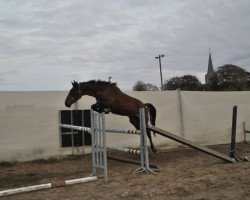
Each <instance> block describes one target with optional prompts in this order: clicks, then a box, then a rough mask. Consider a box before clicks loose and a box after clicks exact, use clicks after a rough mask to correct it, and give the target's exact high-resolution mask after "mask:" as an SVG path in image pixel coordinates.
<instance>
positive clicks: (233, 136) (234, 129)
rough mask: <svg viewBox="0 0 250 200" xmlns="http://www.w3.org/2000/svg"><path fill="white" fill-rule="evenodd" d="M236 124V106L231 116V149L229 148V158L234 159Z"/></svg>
mask: <svg viewBox="0 0 250 200" xmlns="http://www.w3.org/2000/svg"><path fill="white" fill-rule="evenodd" d="M236 123H237V106H234V107H233V116H232V134H231V148H230V157H231V158H235V137H236Z"/></svg>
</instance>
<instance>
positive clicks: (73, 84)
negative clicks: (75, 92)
mask: <svg viewBox="0 0 250 200" xmlns="http://www.w3.org/2000/svg"><path fill="white" fill-rule="evenodd" d="M71 83H72V86H73V87H79V83H77V82H76V81H73V82H71Z"/></svg>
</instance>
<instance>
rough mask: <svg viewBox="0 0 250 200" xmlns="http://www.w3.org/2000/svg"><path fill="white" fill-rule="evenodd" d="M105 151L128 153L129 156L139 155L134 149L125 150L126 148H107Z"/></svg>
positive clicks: (139, 152)
mask: <svg viewBox="0 0 250 200" xmlns="http://www.w3.org/2000/svg"><path fill="white" fill-rule="evenodd" d="M107 149H109V150H113V151H121V152H124V153H129V154H135V155H141V151H140V150H136V149H127V148H120V147H107Z"/></svg>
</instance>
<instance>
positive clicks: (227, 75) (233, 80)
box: [208, 64, 250, 91]
mask: <svg viewBox="0 0 250 200" xmlns="http://www.w3.org/2000/svg"><path fill="white" fill-rule="evenodd" d="M249 78H250V73H249V72H247V71H246V70H245V69H243V68H241V67H238V66H236V65H231V64H227V65H223V66H221V67H219V68H218V69H217V70H216V71H215V72H214V74H212V75H211V77H210V78H209V84H208V85H209V86H210V88H211V89H212V90H222V91H223V90H249Z"/></svg>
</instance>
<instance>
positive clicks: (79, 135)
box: [60, 110, 91, 147]
mask: <svg viewBox="0 0 250 200" xmlns="http://www.w3.org/2000/svg"><path fill="white" fill-rule="evenodd" d="M60 113H61V119H60V122H61V124H72V125H76V126H82V125H84V126H85V127H91V120H90V110H61V111H60ZM71 131H72V130H71V129H68V128H61V144H62V147H71V146H72V135H71ZM73 132H74V134H73V144H74V146H75V147H77V146H83V143H84V145H91V135H90V134H88V133H84V134H83V132H82V131H77V130H73ZM83 136H84V137H83Z"/></svg>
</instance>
